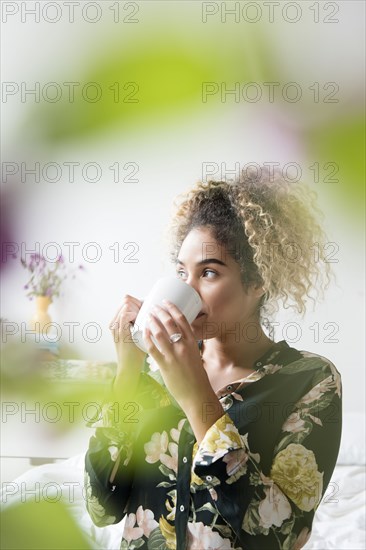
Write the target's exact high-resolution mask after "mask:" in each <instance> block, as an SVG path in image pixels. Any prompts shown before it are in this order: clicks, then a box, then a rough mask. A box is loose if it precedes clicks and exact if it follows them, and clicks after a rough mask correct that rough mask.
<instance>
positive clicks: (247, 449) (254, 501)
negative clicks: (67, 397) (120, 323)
mask: <svg viewBox="0 0 366 550" xmlns="http://www.w3.org/2000/svg"><path fill="white" fill-rule="evenodd" d="M199 345H200V346H201V342H199ZM149 359H150V358H149V357H148V356H146V358H145V362H144V369H143V372H142V374H141V377H140V385H139V394H138V395H139V403H140V406H137V405H136V403H134V402H131V403H129V404H127V406H126V405H125V409H124V411H123V418H122V415H121V414H120V412H121V411H119V410H118V403H114V402H112V401H109V400H108V399H106V400H105V402H104V404H103V408H102V410H103V414H102V415H101V417H100V418H99V419H97V420H96V421H95V422H93V423H90V425H91V427H93V428H95V432H94V435H93V436H92V437H91V438H90V443H89V449H88V451H87V453H86V456H85V488H86V493H87V500H86V503H87V509H88V512H89V514H90V516H91V518H92V520H93V522H94V523H95V525H97V526H99V527H103V526H106V525H110V524H113V523H118V522H120V521H121V520H122V518H124V517H125V516H126V517H125V524H124V530H123V536H122V541H121V548H122V549H134V548H142V549H148V550H157V549H159V550H162V549H177V550H186V549H188V550H216V549H217V550H219V549H220V550H226V549H236V550H239V549H241V550H251V549H253V550H254V549H256V550H264V549H283V550H296V549H299V548H301V547H302V546H303V545H304V544H305V543H306V541H307V540H308V539H309V536H310V533H311V525H312V521H313V517H314V513H315V511H316V509H317V507H318V506H319V503H320V501H321V499H322V497H323V495H324V493H325V490H326V488H327V486H328V483H329V481H330V478H331V476H332V472H333V469H334V466H335V463H336V459H337V455H338V451H339V445H340V437H341V416H342V410H341V397H342V386H341V377H340V374H339V372H338V371H337V369H336V367H335V366H334V365H333V364H332V363H331V362H330V361H329V360H328V359H326V358H325V357H322V356H320V355H316V354H313V353H309V352H305V351H298V350H296V349H295V348H293V347H290V346H289V345H288V344H287V342H286V341H285V340H282V341H280V342H278V343H276V344H275V346H274V347H272V348H271V349H270V350H269V351H268V352H267V353H266V354H264V355H263V356H262V357H261V358H260V359H259V360H258V361H257V362H256V363H255V365H253V368H254V369H255V372H253V373H252V374H250V375H249V376H247V377H245V378H243V379H241V380H236V381H233V382H232V383H230V384H229V385H226V386H224V387H223V388H221V389H220V390H219V391H218V392H216V394H217V396H218V398H219V399H220V402H221V404H222V407H223V415H222V417H221V418H219V420H217V421H216V422H215V423H214V424H213V425H212V426H211V427H210V428H209V429H208V430H207V432H206V434H205V437H204V438H203V440H202V441H201V443H200V445H197V442H196V439H195V436H194V434H193V431H192V429H191V427H190V425H189V422H188V420H187V419H186V417H185V414H184V412H183V411H182V409H181V408H180V407H179V406H178V404H177V403H176V402H175V400H174V399H173V397H172V396H171V394H170V393H169V392H168V390H167V389H166V388H165V386H164V383H163V380H162V378H161V375H160V372H159V371H158V370H153V368H152V367H153V363H149ZM141 404H142V405H141ZM203 405H204V404H203ZM202 414H206V415H209V414H210V410H205V408H204V407H203V410H202ZM127 425H129V426H130V428H129V429H126V426H127Z"/></svg>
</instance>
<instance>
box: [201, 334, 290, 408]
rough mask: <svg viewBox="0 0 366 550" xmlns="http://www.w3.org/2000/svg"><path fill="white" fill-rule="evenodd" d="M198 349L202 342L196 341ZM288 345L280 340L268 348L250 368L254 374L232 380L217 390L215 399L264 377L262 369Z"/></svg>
mask: <svg viewBox="0 0 366 550" xmlns="http://www.w3.org/2000/svg"><path fill="white" fill-rule="evenodd" d="M198 347H199V349H200V350H201V348H202V340H199V341H198ZM288 347H289V345H288V343H287V342H286V340H280V341H279V342H276V343H275V344H274V345H273V346H272V347H271V348H269V349H268V350H267V351H266V352H265V353H264V354H263V355H261V357H259V358H258V359H257V360H256V361H255V363H254V365H253V366H252V368H253V369H254V370H255V371H256V372H252V373H251V374H249V375H248V376H244V377H242V378H238V379H237V380H233V381H232V382H230V383H229V384H225V386H223V387H222V388H220V389H219V390H217V391H216V392H215V393H216V395H217V397H219V398H220V397H223V396H224V395H227V394H228V393H232V392H235V391H236V390H238V389H239V387H242V386H243V385H244V384H250V383H251V382H255V381H257V380H260V379H261V378H263V376H265V374H266V372H265V370H264V369H263V367H265V366H266V365H268V364H269V362H270V361H272V360H273V359H274V358H275V357H277V356H278V355H279V354H280V352H281V350H283V349H285V348H288Z"/></svg>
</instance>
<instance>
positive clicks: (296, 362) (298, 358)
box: [278, 341, 341, 386]
mask: <svg viewBox="0 0 366 550" xmlns="http://www.w3.org/2000/svg"><path fill="white" fill-rule="evenodd" d="M280 344H281V346H280V348H281V350H282V352H280V353H279V355H278V362H279V364H280V366H281V369H280V370H281V373H282V374H290V375H291V374H294V375H295V374H300V373H307V374H308V375H309V376H310V377H312V378H315V379H319V380H321V379H324V378H327V377H332V379H333V381H334V382H336V383H337V385H339V386H340V384H341V374H340V372H339V370H338V369H337V367H336V366H335V364H334V363H333V362H332V361H331V360H330V359H328V358H327V357H325V356H323V355H320V354H319V353H315V352H311V351H307V350H300V349H297V348H295V347H292V346H289V345H288V343H287V342H285V341H282V342H280Z"/></svg>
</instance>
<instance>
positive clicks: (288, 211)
mask: <svg viewBox="0 0 366 550" xmlns="http://www.w3.org/2000/svg"><path fill="white" fill-rule="evenodd" d="M316 200H317V193H316V192H315V191H314V190H312V189H311V188H310V187H309V186H308V185H306V184H304V183H300V182H296V183H294V182H289V181H287V180H284V178H283V176H282V173H281V172H280V171H279V170H274V171H272V172H271V171H270V170H269V167H267V166H263V167H261V168H260V172H258V170H255V171H252V172H249V171H248V170H247V171H246V172H245V173H244V171H242V172H241V173H240V176H238V177H237V178H236V179H235V180H232V181H230V182H226V181H214V180H210V181H207V182H202V181H198V182H197V183H196V184H195V185H194V186H193V187H192V188H190V189H189V190H188V191H187V192H185V193H183V194H181V195H179V196H178V197H177V198H176V200H175V201H174V203H173V208H175V209H176V212H175V214H174V215H173V219H172V221H171V223H170V225H169V227H168V235H169V236H168V235H167V236H168V240H169V248H170V250H169V255H170V259H171V261H172V262H174V263H175V262H176V259H177V256H178V253H179V250H180V248H181V246H182V243H183V241H184V239H185V237H186V236H187V235H188V233H189V232H190V231H191V230H192V229H194V228H202V227H208V228H209V229H210V230H211V233H212V235H213V237H214V238H215V240H216V241H217V242H218V243H219V244H221V245H223V246H224V247H225V248H226V250H227V251H228V253H229V254H230V255H231V256H232V257H233V258H234V260H235V261H236V262H237V263H238V264H239V267H240V273H241V280H242V283H243V287H244V288H247V287H248V286H249V285H252V284H256V285H262V286H263V289H264V290H265V293H264V294H263V295H262V297H261V299H260V300H259V303H258V313H259V316H260V318H262V316H263V314H264V313H265V314H266V315H272V314H274V313H275V312H276V311H278V302H279V301H282V303H283V307H284V308H285V309H287V308H289V307H291V308H297V310H298V313H299V314H302V315H304V313H305V311H306V303H307V300H306V297H309V298H311V299H312V300H313V301H314V305H315V302H316V300H315V299H314V298H313V297H312V296H311V295H310V294H309V292H310V291H311V290H313V289H316V290H317V298H319V296H320V297H321V298H323V296H324V290H326V288H328V286H329V283H330V275H332V272H331V269H330V265H329V263H328V262H327V261H326V257H325V245H326V243H327V237H326V235H325V232H324V231H323V229H322V227H321V225H320V223H319V222H318V219H317V216H319V217H321V218H324V215H323V213H322V212H321V211H320V210H319V208H318V206H317V204H316ZM288 302H290V305H288Z"/></svg>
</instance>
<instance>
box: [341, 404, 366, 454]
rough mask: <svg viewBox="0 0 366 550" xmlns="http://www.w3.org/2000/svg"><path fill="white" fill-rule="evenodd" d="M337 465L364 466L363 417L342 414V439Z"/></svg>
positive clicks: (353, 413) (361, 414)
mask: <svg viewBox="0 0 366 550" xmlns="http://www.w3.org/2000/svg"><path fill="white" fill-rule="evenodd" d="M337 464H347V465H350V464H361V465H362V464H366V447H365V415H364V414H363V413H361V412H348V413H344V414H343V426H342V439H341V447H340V449H339V454H338V459H337Z"/></svg>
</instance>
